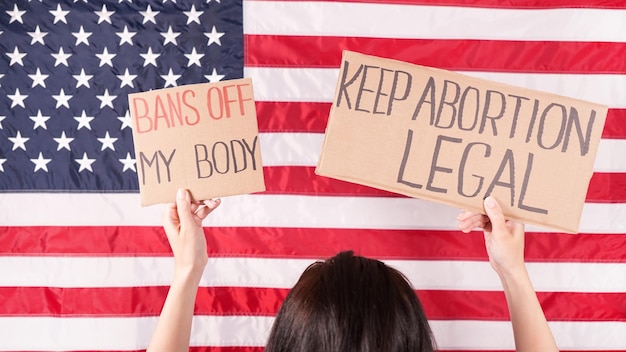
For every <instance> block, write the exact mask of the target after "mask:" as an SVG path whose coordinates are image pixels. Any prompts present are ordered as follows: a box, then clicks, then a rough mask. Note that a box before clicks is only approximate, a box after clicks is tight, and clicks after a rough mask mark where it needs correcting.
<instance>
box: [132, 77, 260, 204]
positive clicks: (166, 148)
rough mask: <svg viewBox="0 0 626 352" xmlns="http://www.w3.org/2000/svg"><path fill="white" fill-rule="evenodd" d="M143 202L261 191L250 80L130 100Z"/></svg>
mask: <svg viewBox="0 0 626 352" xmlns="http://www.w3.org/2000/svg"><path fill="white" fill-rule="evenodd" d="M128 103H129V109H130V116H131V119H132V124H133V140H134V145H135V159H136V162H137V177H138V178H139V193H140V195H141V205H142V206H146V205H152V204H157V203H169V202H174V201H175V195H176V190H177V189H178V188H187V189H189V190H190V192H191V195H192V197H193V199H196V200H202V199H210V198H214V197H222V196H230V195H236V194H245V193H252V192H260V191H264V190H265V182H264V179H263V167H262V163H261V151H260V147H259V131H258V124H257V118H256V108H255V105H254V96H253V90H252V80H251V79H249V78H244V79H237V80H228V81H222V82H218V83H202V84H190V85H185V86H180V87H174V88H165V89H158V90H152V91H148V92H142V93H133V94H129V95H128Z"/></svg>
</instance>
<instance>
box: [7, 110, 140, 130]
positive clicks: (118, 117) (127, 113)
mask: <svg viewBox="0 0 626 352" xmlns="http://www.w3.org/2000/svg"><path fill="white" fill-rule="evenodd" d="M126 115H127V116H129V115H128V112H126ZM6 118H7V117H6V116H0V130H1V129H2V121H3V120H4V119H6ZM129 118H130V116H129ZM118 119H119V117H118ZM129 122H130V121H129Z"/></svg>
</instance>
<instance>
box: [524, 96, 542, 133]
mask: <svg viewBox="0 0 626 352" xmlns="http://www.w3.org/2000/svg"><path fill="white" fill-rule="evenodd" d="M537 111H539V100H537V99H535V104H534V105H533V114H532V115H531V117H530V124H529V125H528V132H527V133H526V143H528V142H530V137H532V135H533V129H534V128H535V120H537Z"/></svg>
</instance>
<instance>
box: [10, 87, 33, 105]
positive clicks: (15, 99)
mask: <svg viewBox="0 0 626 352" xmlns="http://www.w3.org/2000/svg"><path fill="white" fill-rule="evenodd" d="M7 96H8V97H9V99H11V108H13V107H15V105H19V106H21V107H23V108H26V106H24V99H26V98H28V95H22V93H20V89H19V88H16V89H15V94H13V95H11V94H7Z"/></svg>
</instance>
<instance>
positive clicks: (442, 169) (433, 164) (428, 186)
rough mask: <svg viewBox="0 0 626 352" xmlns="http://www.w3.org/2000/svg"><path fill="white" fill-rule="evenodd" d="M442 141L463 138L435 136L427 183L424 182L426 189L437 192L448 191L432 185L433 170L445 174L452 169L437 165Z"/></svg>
mask: <svg viewBox="0 0 626 352" xmlns="http://www.w3.org/2000/svg"><path fill="white" fill-rule="evenodd" d="M442 141H447V142H451V143H462V142H463V140H462V139H460V138H452V137H446V136H441V135H439V136H437V143H435V151H434V153H433V159H432V162H431V164H430V174H429V175H428V183H427V184H426V189H427V190H429V191H432V192H437V193H448V190H447V189H445V188H439V187H434V186H433V179H434V178H435V172H437V171H440V172H443V173H446V174H450V173H452V169H449V168H447V167H440V166H437V159H438V158H439V151H440V150H441V142H442Z"/></svg>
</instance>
